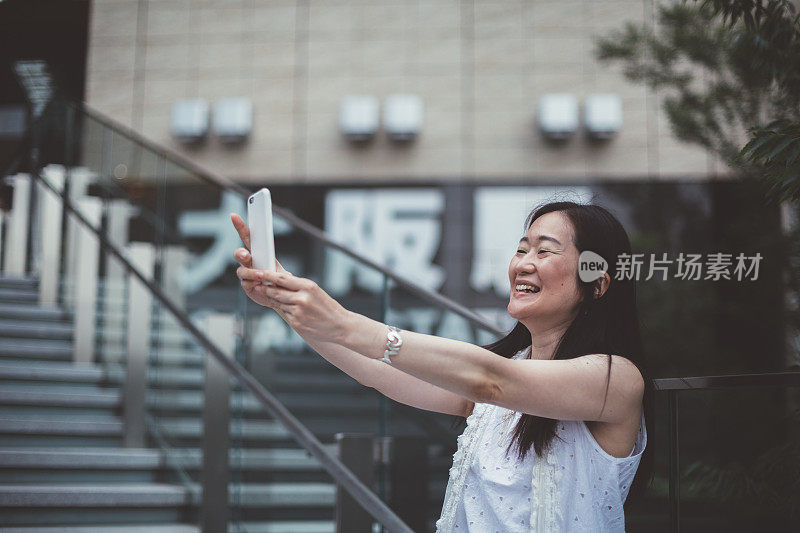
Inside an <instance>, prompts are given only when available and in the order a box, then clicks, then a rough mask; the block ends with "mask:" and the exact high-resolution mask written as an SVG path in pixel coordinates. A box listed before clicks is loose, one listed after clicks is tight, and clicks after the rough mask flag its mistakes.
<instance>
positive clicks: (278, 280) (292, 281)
mask: <svg viewBox="0 0 800 533" xmlns="http://www.w3.org/2000/svg"><path fill="white" fill-rule="evenodd" d="M259 272H260V273H261V275H262V276H263V277H262V278H261V279H263V280H264V281H268V282H270V283H274V284H275V285H279V286H281V287H284V288H286V289H290V290H293V291H299V290H303V289H310V288H311V287H312V285H313V283H314V282H313V281H311V280H309V279H305V278H298V277H295V276H292V275H291V274H289V273H288V272H287V271H285V270H284V271H281V272H277V271H274V270H259Z"/></svg>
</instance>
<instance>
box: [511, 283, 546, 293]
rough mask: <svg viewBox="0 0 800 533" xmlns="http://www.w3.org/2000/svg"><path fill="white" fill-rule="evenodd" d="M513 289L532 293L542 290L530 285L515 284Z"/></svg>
mask: <svg viewBox="0 0 800 533" xmlns="http://www.w3.org/2000/svg"><path fill="white" fill-rule="evenodd" d="M514 289H516V290H518V291H521V292H531V293H534V294H536V293H537V292H539V291H541V290H542V289H540V288H539V287H531V286H530V285H515V286H514Z"/></svg>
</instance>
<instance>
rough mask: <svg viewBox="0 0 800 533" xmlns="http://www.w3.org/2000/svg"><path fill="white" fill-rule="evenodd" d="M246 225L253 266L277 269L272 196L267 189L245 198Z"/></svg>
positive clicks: (263, 268) (260, 268)
mask: <svg viewBox="0 0 800 533" xmlns="http://www.w3.org/2000/svg"><path fill="white" fill-rule="evenodd" d="M247 225H248V226H249V227H250V255H251V256H252V257H253V268H257V269H259V270H277V269H276V268H275V237H274V236H273V233H272V197H271V196H270V194H269V189H261V190H259V191H258V192H256V193H254V194H252V195H251V196H250V198H248V199H247ZM264 284H265V285H266V284H268V283H267V282H264Z"/></svg>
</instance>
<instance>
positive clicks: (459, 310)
mask: <svg viewBox="0 0 800 533" xmlns="http://www.w3.org/2000/svg"><path fill="white" fill-rule="evenodd" d="M67 105H69V106H72V107H73V108H75V109H76V110H77V111H80V112H82V113H85V114H86V115H88V116H89V117H91V118H92V119H93V120H96V121H97V122H99V123H101V124H102V125H103V126H105V127H107V128H109V129H111V130H112V131H114V132H115V133H118V134H120V135H123V136H125V137H128V139H130V140H132V141H134V142H136V143H138V144H140V145H142V146H144V147H145V148H147V149H148V150H151V151H153V152H155V153H156V154H158V155H160V156H161V157H163V158H165V159H166V160H169V161H171V162H172V163H175V164H177V165H178V166H179V167H181V168H183V169H184V170H187V171H189V172H191V173H192V174H195V175H197V176H198V177H199V178H201V179H203V180H205V181H207V182H209V183H211V184H213V185H216V186H217V187H220V188H221V189H226V190H231V191H234V192H236V193H238V194H241V195H242V196H245V197H246V196H249V195H250V193H251V192H252V191H250V190H248V189H247V188H245V187H242V186H241V185H238V184H236V183H234V182H232V181H230V180H228V179H227V178H224V177H223V176H220V175H219V174H216V173H214V172H212V171H210V170H207V169H204V168H201V167H199V166H198V165H197V164H195V163H194V162H192V161H191V160H190V159H188V158H186V157H184V156H183V155H181V154H179V153H178V152H175V151H173V150H170V149H169V148H166V147H164V146H159V145H158V144H156V143H154V142H152V141H150V140H148V139H147V138H145V137H144V136H142V135H141V134H140V133H138V132H136V131H134V130H133V129H131V128H129V127H128V126H125V125H124V124H121V123H119V122H117V121H115V120H114V119H112V118H110V117H107V116H106V115H103V114H102V113H100V112H99V111H97V110H96V109H93V108H91V107H89V105H87V104H86V103H84V102H79V103H78V102H71V101H70V102H67ZM272 211H273V212H274V213H275V214H277V215H278V216H280V217H281V218H283V219H285V220H286V221H287V222H288V223H289V224H291V225H292V226H294V227H295V228H297V229H298V230H299V231H301V232H302V233H305V234H306V235H308V236H309V237H311V238H312V239H314V240H316V241H319V242H320V243H322V244H323V245H325V246H327V247H330V248H334V249H336V250H339V251H340V252H342V253H344V254H346V255H348V256H349V257H351V258H353V259H355V260H356V261H358V262H359V263H362V264H364V265H366V266H368V267H370V268H372V269H374V270H377V271H378V272H380V273H381V274H383V275H384V276H386V277H387V278H389V279H391V280H392V281H393V282H394V283H396V284H397V285H398V286H399V287H401V288H403V289H405V290H407V291H408V292H410V293H411V294H413V295H415V296H417V297H419V298H422V299H423V300H426V301H427V302H429V303H432V304H434V305H436V306H439V307H443V308H445V309H446V310H448V311H451V312H453V313H456V314H457V315H459V316H461V317H463V318H465V319H467V320H468V321H470V322H471V323H472V324H474V325H476V326H479V327H481V328H484V329H486V330H488V331H490V332H492V333H493V334H495V335H505V334H506V332H505V331H503V330H502V329H501V328H499V327H497V325H496V324H493V323H491V322H489V321H488V320H486V319H485V318H483V317H482V316H480V315H479V314H477V313H475V312H474V311H472V310H470V309H468V308H466V307H464V306H463V305H461V304H458V303H456V302H454V301H452V300H451V299H449V298H447V297H445V296H442V295H441V294H438V293H435V292H433V291H430V290H428V289H426V288H424V287H421V286H420V285H417V284H416V283H414V282H413V281H410V280H408V279H406V278H404V277H403V276H401V275H399V274H397V273H396V272H394V271H392V270H391V269H389V268H386V267H385V266H383V265H381V264H379V263H376V262H375V261H373V260H372V259H370V258H369V257H366V256H364V255H362V254H360V253H358V252H356V251H355V250H352V249H351V248H349V247H347V246H345V245H343V244H340V243H338V242H336V241H334V240H333V239H331V238H330V237H328V235H327V234H326V233H325V232H324V231H322V230H320V229H319V228H316V227H315V226H313V225H311V224H309V223H308V222H306V221H305V220H302V219H301V218H299V217H297V216H296V215H294V214H293V213H292V212H291V211H289V210H288V209H286V208H283V207H280V206H276V205H275V204H273V205H272Z"/></svg>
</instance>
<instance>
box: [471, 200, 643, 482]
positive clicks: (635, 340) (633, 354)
mask: <svg viewBox="0 0 800 533" xmlns="http://www.w3.org/2000/svg"><path fill="white" fill-rule="evenodd" d="M555 211H558V212H560V213H562V214H563V215H565V216H566V217H567V218H568V219H569V221H570V222H571V223H572V227H573V230H574V234H575V239H574V244H575V246H576V247H577V248H578V252H583V251H584V250H591V251H592V252H595V253H597V254H599V255H600V256H601V257H603V258H605V259H606V261H607V262H608V266H609V269H608V270H609V271H608V275H609V276H610V278H611V283H610V284H609V286H608V289H607V290H606V292H605V293H604V294H603V296H602V297H600V298H598V299H595V298H594V297H593V292H594V289H595V287H597V281H592V282H584V281H582V280H581V279H580V277H579V276H578V272H577V269H576V272H575V277H576V278H577V281H578V287H579V289H580V291H581V292H582V294H583V301H582V302H581V304H580V307H579V310H578V314H577V316H576V317H575V319H574V320H573V321H572V323H571V324H570V326H569V327H568V328H567V330H566V331H565V332H564V335H563V336H562V337H561V339H560V340H559V342H558V345H557V347H556V350H555V355H554V356H553V359H573V358H575V357H580V356H582V355H588V354H596V353H600V354H609V355H616V356H622V357H625V358H626V359H629V360H630V361H631V362H632V363H633V364H635V365H636V367H637V368H638V369H639V372H641V374H642V377H643V378H644V382H645V393H644V401H643V403H644V416H645V423H646V428H647V432H648V436H649V437H650V438H649V439H648V441H649V444H650V445H649V446H647V447H646V450H645V453H644V454H643V456H642V460H641V462H640V466H639V470H638V471H637V474H636V479H635V480H634V482H633V484H632V486H631V495H634V494H639V493H641V492H642V491H643V490H644V488H645V487H646V485H647V484H648V483H649V480H650V477H651V476H652V469H653V453H652V445H653V444H654V442H653V438H652V435H653V432H652V429H653V423H652V411H653V383H652V380H651V379H650V378H649V376H648V374H647V371H646V368H645V367H646V365H645V354H644V349H643V345H642V338H641V332H640V330H639V319H638V313H637V310H636V287H635V283H634V280H633V279H620V280H618V279H616V277H615V274H616V258H617V257H618V256H619V254H622V253H627V254H630V253H631V244H630V240H629V239H628V234H627V233H626V232H625V229H624V228H623V227H622V224H621V223H620V222H619V220H617V218H616V217H615V216H614V215H612V214H611V213H610V212H609V211H608V210H607V209H605V208H604V207H601V206H599V205H585V204H578V203H575V202H564V201H560V202H551V203H547V204H544V205H540V206H538V207H537V208H535V209H534V210H533V211H532V212H531V213H530V214H529V215H528V217H527V219H526V220H525V231H526V232H527V230H528V229H530V227H531V225H532V224H533V222H534V221H535V220H536V219H538V218H539V217H541V216H542V215H545V214H547V213H552V212H555ZM622 277H626V276H622ZM530 345H531V334H530V331H528V328H526V327H525V326H524V325H523V324H522V323H520V322H517V324H516V325H515V326H514V328H513V329H512V330H511V332H510V333H509V334H508V335H506V336H505V337H503V338H501V339H500V340H498V341H496V342H494V343H492V344H489V345H487V346H485V348H486V349H488V350H490V351H492V352H494V353H496V354H498V355H502V356H503V357H507V358H510V357H512V356H514V355H515V354H516V353H517V352H519V351H520V350H522V349H524V348H527V347H528V346H530ZM610 378H611V357H608V375H607V380H606V395H608V383H609V381H608V380H610ZM556 427H557V421H556V420H554V419H552V418H545V417H540V416H534V415H530V414H526V413H523V414H522V416H521V417H520V420H519V422H518V423H517V425H516V427H515V430H514V434H513V437H512V440H511V442H510V443H509V445H508V449H507V450H506V451H507V452H508V451H509V450H510V449H511V448H512V447H513V446H514V445H516V448H517V451H518V454H519V458H520V460H521V459H524V458H525V456H526V454H527V453H528V451H529V450H530V449H531V447H533V449H534V451H535V452H536V455H538V456H539V457H541V456H542V455H543V454H544V453H545V452H546V451H547V450H548V448H549V447H550V445H551V443H552V441H553V439H554V438H555V437H556Z"/></svg>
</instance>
